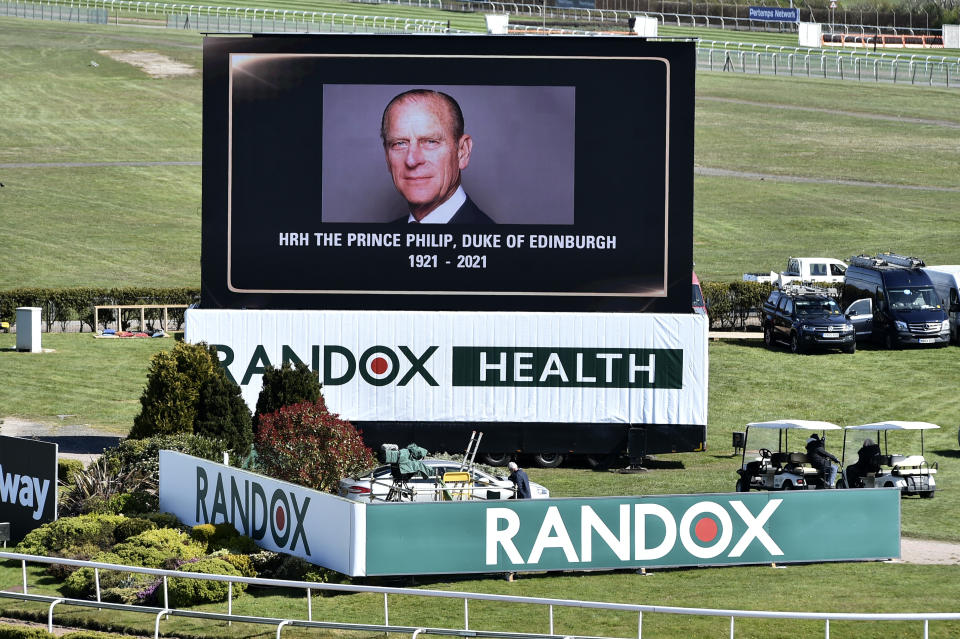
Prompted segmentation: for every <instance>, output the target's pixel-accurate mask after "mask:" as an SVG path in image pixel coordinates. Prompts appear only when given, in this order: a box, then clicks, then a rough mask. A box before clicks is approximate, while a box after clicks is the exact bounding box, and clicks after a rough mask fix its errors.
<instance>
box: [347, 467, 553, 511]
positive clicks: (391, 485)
mask: <svg viewBox="0 0 960 639" xmlns="http://www.w3.org/2000/svg"><path fill="white" fill-rule="evenodd" d="M423 464H424V465H425V466H426V467H427V468H428V469H429V471H430V472H431V475H430V476H429V477H422V476H415V477H410V478H408V479H406V480H404V479H397V480H395V479H394V477H395V469H394V467H393V466H392V465H390V464H385V465H383V466H379V467H377V468H375V469H374V470H373V472H371V473H368V474H366V475H364V476H363V477H356V478H354V477H345V478H343V479H341V480H340V488H339V491H338V494H339V495H340V496H341V497H345V498H346V499H352V500H353V501H366V502H374V503H385V502H388V501H446V500H448V499H455V500H457V501H460V500H463V499H512V498H514V496H515V494H516V490H515V487H514V485H513V482H511V481H510V480H509V479H507V477H506V476H504V475H491V474H490V473H487V472H485V471H483V470H480V469H479V468H473V469H472V470H470V471H469V475H470V481H469V482H467V483H469V484H470V485H469V486H467V485H465V483H464V482H459V481H458V482H453V481H448V482H447V483H444V475H447V473H457V472H459V471H460V464H459V462H455V461H451V460H448V459H424V460H423ZM391 491H393V492H392V494H391ZM530 494H531V496H532V497H533V499H546V498H547V497H549V496H550V491H549V490H548V489H547V488H546V487H545V486H543V485H541V484H538V483H536V482H532V481H531V482H530ZM388 497H389V499H388Z"/></svg>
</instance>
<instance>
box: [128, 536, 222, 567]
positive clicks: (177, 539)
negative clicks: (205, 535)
mask: <svg viewBox="0 0 960 639" xmlns="http://www.w3.org/2000/svg"><path fill="white" fill-rule="evenodd" d="M206 550H207V548H206V545H204V544H201V543H198V542H196V541H194V540H193V539H191V538H190V537H189V536H188V535H186V534H185V533H183V532H181V531H179V530H174V529H173V528H157V529H155V530H146V531H144V532H142V533H140V534H139V535H134V536H133V537H130V538H128V539H127V540H126V541H124V542H121V543H119V544H117V545H115V546H114V547H113V552H114V554H116V555H117V556H119V557H120V558H121V559H123V562H121V563H125V564H129V565H131V566H144V567H146V568H163V567H164V566H167V565H169V564H170V562H171V560H188V559H197V558H199V557H202V556H203V555H204V554H205V553H206Z"/></svg>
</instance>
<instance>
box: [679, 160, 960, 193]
mask: <svg viewBox="0 0 960 639" xmlns="http://www.w3.org/2000/svg"><path fill="white" fill-rule="evenodd" d="M693 172H694V174H695V175H702V176H705V177H732V178H741V179H747V180H770V181H771V182H796V183H800V184H839V185H843V186H857V187H872V188H882V189H905V190H908V191H940V192H945V193H960V187H955V186H920V185H916V184H891V183H889V182H864V181H862V180H835V179H831V178H816V177H802V176H799V175H774V174H772V173H754V172H752V171H731V170H729V169H718V168H715V167H709V166H697V167H694V169H693Z"/></svg>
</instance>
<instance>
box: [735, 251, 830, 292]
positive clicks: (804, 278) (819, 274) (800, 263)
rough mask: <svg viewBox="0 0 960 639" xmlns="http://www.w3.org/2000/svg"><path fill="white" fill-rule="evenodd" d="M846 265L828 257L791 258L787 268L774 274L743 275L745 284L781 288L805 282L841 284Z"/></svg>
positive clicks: (771, 272)
mask: <svg viewBox="0 0 960 639" xmlns="http://www.w3.org/2000/svg"><path fill="white" fill-rule="evenodd" d="M846 270H847V265H846V264H845V263H843V262H842V261H840V260H835V259H833V258H829V257H791V258H790V259H788V260H787V268H786V270H784V271H781V272H779V273H776V272H774V271H770V274H769V275H768V274H766V273H744V275H743V279H744V281H745V282H767V283H769V284H776V285H777V286H783V285H785V284H800V283H807V282H828V283H834V284H835V283H843V274H844V273H845V272H846Z"/></svg>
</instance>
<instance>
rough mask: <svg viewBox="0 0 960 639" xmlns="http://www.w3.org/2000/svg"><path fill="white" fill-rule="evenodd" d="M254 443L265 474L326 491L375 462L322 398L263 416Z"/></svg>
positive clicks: (345, 423) (259, 462) (370, 453)
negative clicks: (342, 479) (341, 479)
mask: <svg viewBox="0 0 960 639" xmlns="http://www.w3.org/2000/svg"><path fill="white" fill-rule="evenodd" d="M256 444H257V466H258V468H259V469H261V470H262V471H263V472H264V473H265V474H267V475H269V476H271V477H276V478H278V479H282V480H286V481H290V482H294V483H297V484H301V485H304V486H309V487H310V488H315V489H317V490H323V491H328V492H336V489H337V485H338V483H339V481H340V478H341V477H347V476H355V475H357V474H359V473H361V472H363V471H364V470H366V469H368V468H370V467H371V466H373V464H374V458H373V454H372V452H371V451H370V449H369V448H367V447H366V446H365V445H364V444H363V440H362V439H361V437H360V434H359V433H358V432H357V430H356V429H355V428H354V427H353V425H352V424H351V423H350V422H348V421H345V420H342V419H340V418H339V417H338V416H337V415H335V414H334V413H331V412H330V411H328V410H327V406H326V403H325V402H324V401H323V397H320V398H319V399H318V400H317V401H315V402H312V403H311V402H304V403H302V404H295V405H293V406H287V407H285V408H281V409H280V410H278V411H277V412H276V413H270V414H268V415H263V416H262V417H261V421H260V430H259V432H258V433H257V439H256Z"/></svg>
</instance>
